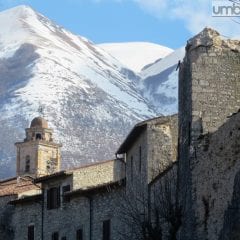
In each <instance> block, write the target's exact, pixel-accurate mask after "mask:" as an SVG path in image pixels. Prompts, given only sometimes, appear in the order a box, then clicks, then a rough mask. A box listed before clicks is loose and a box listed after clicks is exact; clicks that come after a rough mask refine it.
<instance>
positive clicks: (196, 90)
mask: <svg viewBox="0 0 240 240" xmlns="http://www.w3.org/2000/svg"><path fill="white" fill-rule="evenodd" d="M239 64H240V42H239V41H232V40H223V39H222V38H221V36H220V35H219V33H217V32H216V31H214V30H212V29H208V28H206V29H204V30H203V31H202V32H201V33H200V34H198V35H197V36H195V37H194V38H192V39H190V40H189V41H188V44H187V46H186V55H185V58H184V60H183V63H182V64H181V67H180V73H179V86H180V88H179V137H180V140H179V179H180V189H181V204H182V206H183V209H184V215H183V226H182V231H181V239H184V240H188V239H189V240H195V239H212V240H213V239H218V237H219V234H220V228H221V224H222V223H220V222H221V221H223V217H224V216H223V210H222V212H221V211H220V212H221V213H220V212H219V211H218V214H219V215H218V217H217V216H215V218H214V219H215V221H216V222H214V221H213V220H212V221H213V222H211V224H210V222H208V221H209V219H210V212H211V211H213V209H214V207H213V206H214V205H215V204H217V202H219V199H222V201H223V202H224V203H223V206H224V207H225V208H226V206H227V205H228V203H229V199H227V198H226V197H225V194H226V195H228V194H229V193H231V191H232V187H233V179H232V181H230V182H231V184H229V183H230V182H229V181H225V183H224V180H226V177H227V176H228V174H226V173H224V172H221V170H220V169H222V168H220V169H219V167H220V165H222V166H224V168H225V169H228V167H230V166H229V164H230V165H231V163H229V162H231V161H232V160H229V159H232V158H231V156H232V154H233V153H232V152H231V151H230V152H228V153H226V155H225V156H224V155H222V157H221V158H220V159H219V157H217V154H221V153H220V152H221V151H222V150H221V149H222V148H225V147H226V148H228V147H227V146H226V144H228V141H230V139H229V140H227V138H226V136H227V135H228V134H227V133H220V132H222V130H220V129H219V128H220V127H221V126H222V125H223V124H225V123H226V122H227V120H228V117H229V116H230V115H232V113H235V112H237V111H238V110H239V107H240V81H239V79H240V71H239ZM227 124H228V123H227ZM224 126H225V125H224ZM225 128H226V129H227V128H228V127H225ZM218 131H219V133H218ZM212 135H219V137H220V139H215V138H212ZM233 136H234V134H233ZM228 137H229V136H228ZM224 138H225V140H224ZM200 139H201V144H200V143H199V141H200ZM221 141H222V142H224V141H225V143H224V144H225V145H224V144H223V146H222V147H221V146H220V144H219V143H220V142H221ZM199 144H200V145H199ZM229 144H230V143H229ZM215 147H216V148H215ZM214 148H215V149H214ZM210 149H211V150H210ZM216 150H218V151H219V153H217V151H216ZM205 151H206V152H208V154H209V155H208V156H207V157H206V154H205ZM209 151H210V152H209ZM217 160H218V161H219V162H218V163H216V161H217ZM213 162H215V163H216V165H215V164H214V163H213ZM210 166H211V167H210ZM230 168H231V167H230ZM222 170H223V169H222ZM235 171H236V170H235ZM232 174H233V175H231V174H230V175H229V177H230V176H231V178H234V173H233V172H232ZM222 181H223V182H222ZM220 182H222V183H221V184H220ZM219 184H220V185H219ZM225 184H226V186H225V188H226V189H225V190H226V192H225V194H224V192H222V194H223V195H218V194H219V192H218V190H219V187H220V186H221V187H220V188H222V190H223V186H224V185H225ZM205 187H206V188H205ZM210 187H212V188H213V189H209V188H210ZM214 189H215V190H214ZM216 189H218V190H216ZM222 190H221V191H222ZM213 196H214V197H213ZM230 196H231V195H230ZM223 206H222V207H223ZM212 208H213V209H212ZM217 208H218V209H220V207H219V206H218V207H217ZM216 211H217V209H216ZM215 214H217V212H215ZM210 229H211V230H210ZM209 231H211V233H210V232H209Z"/></svg>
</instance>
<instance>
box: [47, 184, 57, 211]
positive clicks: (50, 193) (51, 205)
mask: <svg viewBox="0 0 240 240" xmlns="http://www.w3.org/2000/svg"><path fill="white" fill-rule="evenodd" d="M59 207H60V187H54V188H50V189H48V190H47V209H55V208H59Z"/></svg>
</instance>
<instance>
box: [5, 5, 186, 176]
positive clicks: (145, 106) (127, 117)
mask: <svg viewBox="0 0 240 240" xmlns="http://www.w3.org/2000/svg"><path fill="white" fill-rule="evenodd" d="M121 47H122V49H123V50H122V51H121V50H120V48H121ZM111 49H112V50H111ZM114 49H115V50H114ZM114 52H115V54H114ZM136 52H137V53H136ZM183 53H184V51H183V49H180V50H177V51H174V52H172V50H171V49H169V48H166V47H163V46H156V45H154V44H149V43H128V44H126V43H124V44H112V45H111V44H106V45H100V46H98V45H95V44H94V43H92V42H91V41H89V40H88V39H86V38H84V37H79V36H76V35H74V34H72V33H71V32H69V31H67V30H65V29H64V28H62V27H60V26H58V25H56V24H55V23H53V22H52V21H50V20H49V19H47V18H46V17H44V16H43V15H41V14H39V13H37V12H35V11H34V10H33V9H31V8H30V7H27V6H19V7H16V8H12V9H10V10H7V11H4V12H1V13H0V76H1V77H0V124H1V128H0V179H1V178H4V177H7V176H11V175H14V174H15V156H16V154H15V147H14V143H15V142H17V141H22V140H23V139H24V136H25V132H24V129H25V128H26V127H28V126H29V124H30V121H31V120H32V119H33V118H34V117H36V116H37V115H39V113H38V109H39V108H43V109H44V116H45V118H46V119H47V120H48V121H49V125H50V127H51V128H53V129H54V130H55V134H54V136H55V139H57V140H58V141H60V142H61V143H62V144H63V148H62V162H63V166H62V167H63V168H66V167H70V166H76V165H80V164H85V163H87V162H93V161H100V160H106V159H110V158H113V157H114V153H115V151H116V149H117V148H118V146H119V144H120V143H121V142H122V141H123V139H124V138H125V136H126V135H127V133H128V132H129V130H130V129H131V128H132V127H133V125H134V124H136V123H137V122H139V121H141V120H144V119H146V118H150V117H155V116H157V115H160V114H162V113H163V114H171V113H175V112H176V111H177V100H176V99H177V82H178V81H177V71H175V68H176V64H177V62H178V61H179V60H181V59H182V57H183ZM121 54H122V55H121ZM138 54H139V55H138ZM132 55H134V57H135V59H131V56H132ZM141 68H143V70H142V71H141V72H140V69H141ZM132 69H135V70H136V71H133V70H132Z"/></svg>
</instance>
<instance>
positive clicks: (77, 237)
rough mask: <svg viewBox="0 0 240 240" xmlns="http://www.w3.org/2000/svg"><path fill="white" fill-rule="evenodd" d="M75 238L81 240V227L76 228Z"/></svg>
mask: <svg viewBox="0 0 240 240" xmlns="http://www.w3.org/2000/svg"><path fill="white" fill-rule="evenodd" d="M76 240H83V230H82V229H78V230H77V234H76Z"/></svg>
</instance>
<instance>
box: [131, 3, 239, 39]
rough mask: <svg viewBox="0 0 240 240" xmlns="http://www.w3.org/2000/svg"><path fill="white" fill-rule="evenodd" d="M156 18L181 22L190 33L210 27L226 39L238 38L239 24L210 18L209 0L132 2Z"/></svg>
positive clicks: (210, 4) (227, 19)
mask: <svg viewBox="0 0 240 240" xmlns="http://www.w3.org/2000/svg"><path fill="white" fill-rule="evenodd" d="M132 1H134V2H136V3H137V4H138V5H139V6H140V7H141V8H142V9H144V10H145V11H147V12H149V13H150V14H152V15H154V16H155V17H157V18H169V20H171V19H175V20H181V21H183V23H184V24H185V26H186V28H187V29H188V30H189V31H190V32H191V33H192V34H196V33H198V32H200V31H201V30H202V29H203V28H204V27H206V26H208V27H212V28H214V29H216V30H218V31H219V32H220V33H221V34H223V35H225V36H227V37H240V24H237V23H236V22H234V21H233V19H231V18H229V17H225V18H219V17H217V18H216V17H212V15H211V14H212V13H211V10H212V1H211V0H194V1H193V0H172V1H170V0H132Z"/></svg>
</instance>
